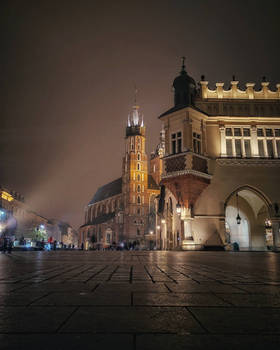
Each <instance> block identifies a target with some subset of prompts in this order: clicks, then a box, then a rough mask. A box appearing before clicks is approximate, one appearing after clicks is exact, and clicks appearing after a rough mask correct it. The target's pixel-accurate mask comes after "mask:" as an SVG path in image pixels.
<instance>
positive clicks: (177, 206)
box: [176, 202, 182, 215]
mask: <svg viewBox="0 0 280 350" xmlns="http://www.w3.org/2000/svg"><path fill="white" fill-rule="evenodd" d="M181 211H182V207H181V204H180V203H179V202H178V203H177V204H176V212H177V214H178V215H181Z"/></svg>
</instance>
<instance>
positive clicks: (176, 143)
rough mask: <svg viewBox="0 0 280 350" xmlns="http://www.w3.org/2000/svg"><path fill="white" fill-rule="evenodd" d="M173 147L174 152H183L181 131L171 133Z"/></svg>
mask: <svg viewBox="0 0 280 350" xmlns="http://www.w3.org/2000/svg"><path fill="white" fill-rule="evenodd" d="M171 148H172V153H173V154H175V153H181V152H182V133H181V131H179V132H177V133H174V134H171Z"/></svg>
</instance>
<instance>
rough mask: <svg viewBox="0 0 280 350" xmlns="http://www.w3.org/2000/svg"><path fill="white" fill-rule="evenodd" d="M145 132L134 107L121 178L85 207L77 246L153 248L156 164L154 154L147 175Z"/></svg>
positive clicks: (130, 118) (128, 129) (156, 185)
mask: <svg viewBox="0 0 280 350" xmlns="http://www.w3.org/2000/svg"><path fill="white" fill-rule="evenodd" d="M145 131H146V130H145V126H144V123H143V119H142V117H141V115H140V113H139V107H138V106H136V105H135V106H134V107H133V111H132V114H131V115H130V116H129V118H128V123H127V127H126V134H125V155H124V158H123V165H122V176H121V177H120V178H118V179H116V180H114V181H112V182H110V183H108V184H106V185H104V186H102V187H100V188H99V189H98V190H97V192H96V193H95V195H94V196H93V198H92V200H91V201H90V202H89V204H88V205H87V206H86V208H85V223H84V225H82V226H81V227H80V230H79V244H80V245H81V244H82V243H83V244H84V246H85V247H86V248H88V247H95V248H106V247H109V246H116V245H119V244H123V245H127V246H134V247H135V246H138V247H142V248H144V247H145V248H150V249H152V248H154V246H155V244H156V207H155V205H156V196H158V195H159V193H160V190H159V185H158V184H159V179H160V173H159V172H160V165H159V162H158V161H157V158H158V155H157V156H156V155H154V156H153V159H152V161H151V162H152V164H153V165H152V167H153V171H152V174H150V173H149V171H148V159H147V154H146V150H145V146H146V136H145ZM157 152H158V153H160V152H161V151H160V150H157Z"/></svg>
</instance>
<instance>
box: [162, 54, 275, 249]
mask: <svg viewBox="0 0 280 350" xmlns="http://www.w3.org/2000/svg"><path fill="white" fill-rule="evenodd" d="M238 83H239V82H238V81H237V80H236V79H235V77H233V79H232V81H231V82H230V88H229V89H224V83H220V82H219V83H216V89H215V90H211V89H209V88H208V82H207V81H206V80H205V78H204V77H203V76H202V78H201V81H200V83H199V84H198V86H197V84H196V83H195V81H194V79H193V78H191V77H190V76H189V75H188V74H187V72H186V70H185V65H184V61H183V64H182V69H181V72H180V74H179V76H178V77H176V78H175V80H174V82H173V87H174V106H173V107H172V108H171V109H170V110H168V111H167V112H165V113H163V114H162V115H161V116H160V117H159V119H160V120H161V122H162V123H163V127H164V131H165V147H164V148H165V153H164V156H163V157H162V162H163V163H162V174H161V183H160V184H161V195H160V199H159V201H158V204H157V207H158V208H157V212H158V218H157V222H158V223H159V224H158V225H157V229H156V240H157V246H158V247H161V248H162V249H185V250H188V249H205V248H206V249H212V248H218V247H221V248H225V249H232V247H233V246H235V247H239V249H244V250H266V249H279V248H280V237H279V236H280V234H279V224H280V210H279V207H280V185H279V183H280V84H277V85H276V89H275V90H274V91H272V90H270V88H269V82H267V81H266V79H265V78H263V81H262V82H261V89H260V90H257V89H255V84H254V83H247V84H246V88H245V89H240V88H239V86H238Z"/></svg>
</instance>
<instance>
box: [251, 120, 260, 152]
mask: <svg viewBox="0 0 280 350" xmlns="http://www.w3.org/2000/svg"><path fill="white" fill-rule="evenodd" d="M251 153H252V157H258V156H259V148H258V138H257V127H256V125H252V127H251Z"/></svg>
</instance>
